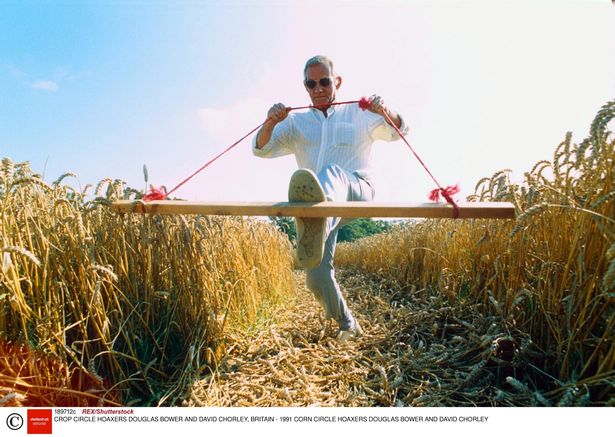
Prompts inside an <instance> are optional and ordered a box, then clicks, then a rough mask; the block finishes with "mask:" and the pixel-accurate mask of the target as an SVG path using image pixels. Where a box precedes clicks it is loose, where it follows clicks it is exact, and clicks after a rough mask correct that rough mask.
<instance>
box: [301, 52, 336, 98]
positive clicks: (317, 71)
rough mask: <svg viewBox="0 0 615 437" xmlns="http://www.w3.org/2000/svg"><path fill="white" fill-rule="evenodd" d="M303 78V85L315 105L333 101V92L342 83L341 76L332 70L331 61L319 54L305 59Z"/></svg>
mask: <svg viewBox="0 0 615 437" xmlns="http://www.w3.org/2000/svg"><path fill="white" fill-rule="evenodd" d="M303 78H304V80H303V85H304V86H305V89H306V91H307V92H308V94H309V95H310V99H311V100H312V104H313V105H315V106H320V105H327V104H329V103H332V102H334V101H335V92H336V91H337V90H338V88H339V87H340V85H341V84H342V78H341V77H340V76H337V75H336V74H335V72H334V70H333V61H331V59H329V58H328V57H326V56H320V55H319V56H314V57H312V58H310V59H308V60H307V62H306V63H305V68H304V69H303Z"/></svg>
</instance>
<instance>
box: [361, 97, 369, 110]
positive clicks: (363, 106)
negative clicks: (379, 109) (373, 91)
mask: <svg viewBox="0 0 615 437" xmlns="http://www.w3.org/2000/svg"><path fill="white" fill-rule="evenodd" d="M370 106H372V101H371V100H370V99H368V98H367V97H361V100H359V108H361V109H362V110H364V111H365V110H366V109H369V107H370Z"/></svg>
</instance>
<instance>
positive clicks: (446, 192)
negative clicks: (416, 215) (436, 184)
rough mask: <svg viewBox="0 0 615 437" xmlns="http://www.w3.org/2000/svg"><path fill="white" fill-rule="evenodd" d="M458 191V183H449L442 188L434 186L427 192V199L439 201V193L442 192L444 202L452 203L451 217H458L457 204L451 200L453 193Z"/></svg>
mask: <svg viewBox="0 0 615 437" xmlns="http://www.w3.org/2000/svg"><path fill="white" fill-rule="evenodd" d="M459 191H460V190H459V185H449V186H448V187H446V188H442V187H440V188H436V189H434V190H431V191H430V192H429V200H431V201H433V202H439V201H440V194H442V197H444V199H445V200H446V202H447V203H450V204H451V205H453V208H454V212H453V217H454V218H457V217H459V206H457V204H456V203H455V201H454V200H453V195H454V194H457V193H459Z"/></svg>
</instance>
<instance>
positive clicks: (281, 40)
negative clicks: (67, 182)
mask: <svg viewBox="0 0 615 437" xmlns="http://www.w3.org/2000/svg"><path fill="white" fill-rule="evenodd" d="M614 19H615V8H614V7H613V6H612V5H611V2H610V1H606V0H605V1H565V0H564V1H546V0H545V1H523V0H521V1H515V2H512V1H502V2H489V1H479V0H475V1H433V2H427V1H379V2H368V1H339V0H330V1H320V0H317V1H312V2H290V1H282V0H278V1H261V2H251V1H241V2H238V1H226V2H223V1H215V2H214V1H200V2H199V1H174V2H171V1H102V0H100V1H80V2H76V1H56V2H51V1H36V2H34V1H4V0H0V156H8V157H10V158H11V159H13V160H14V161H24V160H29V161H31V163H32V166H33V168H34V169H35V170H36V171H38V172H40V173H43V172H44V174H45V178H46V179H47V180H49V181H52V180H54V179H55V178H57V177H58V176H59V175H60V174H62V173H65V172H67V171H72V172H74V173H76V174H77V175H78V177H79V180H80V182H81V184H82V185H85V184H86V183H94V184H95V183H97V182H98V181H99V180H100V179H102V178H104V177H110V178H113V179H116V178H117V179H122V180H125V181H127V182H128V183H129V184H130V185H132V186H135V187H137V188H142V187H143V176H142V166H143V164H147V166H148V168H149V174H150V181H151V182H152V183H154V184H156V185H161V184H164V185H166V186H167V187H169V188H170V187H173V186H174V185H175V184H177V183H179V182H180V181H181V180H182V179H183V178H184V177H186V176H187V175H188V174H190V173H192V172H193V171H194V170H196V169H197V168H199V167H200V166H201V165H202V164H203V163H204V162H206V161H207V160H209V159H210V158H211V157H213V156H214V155H216V154H217V153H218V152H219V151H221V150H223V149H224V148H226V147H227V146H228V145H230V144H231V143H233V142H234V141H235V140H237V139H239V138H240V137H241V136H243V135H244V134H245V133H247V132H248V131H250V130H251V129H252V128H254V127H255V126H256V125H258V124H259V123H260V122H262V121H263V119H264V117H265V114H266V112H267V109H268V107H269V106H270V105H271V104H273V103H276V102H284V103H286V104H288V105H289V106H299V105H304V104H307V103H309V102H308V99H307V95H306V93H305V91H304V90H303V88H302V84H301V74H302V69H303V64H304V62H305V60H306V59H307V58H309V57H311V56H312V55H314V54H317V53H322V54H327V55H329V56H331V57H332V58H333V59H334V61H335V63H336V67H337V70H338V73H339V74H340V75H342V77H343V79H344V82H343V85H342V89H341V90H340V93H339V94H338V96H339V98H340V99H343V100H347V99H348V100H354V99H358V98H360V97H361V96H363V95H371V94H373V93H378V94H380V95H382V96H383V98H384V100H385V102H386V103H388V104H389V105H390V106H391V107H393V108H394V109H396V110H398V111H399V112H400V113H401V114H402V115H403V116H404V117H405V118H406V120H407V122H408V124H409V125H410V127H411V133H410V135H409V137H408V139H409V140H410V142H411V143H412V144H413V146H414V147H415V148H416V150H417V152H418V153H419V155H420V156H421V157H422V158H423V159H424V161H425V162H426V163H427V164H428V166H429V167H430V169H431V170H432V172H433V173H434V175H435V176H436V178H437V179H438V180H439V181H440V182H441V184H442V185H447V184H450V183H457V182H459V183H460V184H461V186H462V189H463V194H464V195H465V194H470V193H471V192H472V191H473V189H474V184H475V183H476V182H477V181H478V180H479V179H480V178H481V177H483V176H490V175H491V174H493V173H494V172H495V171H498V170H501V169H503V168H510V169H512V170H513V177H515V178H516V179H518V180H521V179H522V177H523V172H524V171H527V170H529V169H530V168H531V167H532V166H533V164H534V163H535V162H537V161H538V160H540V159H545V158H546V159H549V158H550V157H551V155H552V153H553V151H554V149H555V146H556V145H557V144H558V143H559V142H560V141H561V140H562V139H563V138H564V135H565V133H566V132H567V131H572V132H573V134H574V139H575V140H577V141H580V140H582V139H583V138H584V137H585V135H586V134H587V129H588V127H589V123H590V122H591V120H592V118H593V117H594V115H595V114H596V112H597V111H598V109H599V108H600V106H601V105H602V104H604V103H605V102H606V101H608V100H610V99H613V97H615V56H613V54H614V53H615V30H614V29H615V25H614V24H615V22H614V21H615V20H614ZM249 149H250V143H249V141H246V142H244V143H242V144H241V145H240V146H238V147H237V148H236V149H234V150H233V151H232V152H230V153H229V154H228V155H226V156H224V157H223V158H221V159H220V160H219V161H218V162H216V163H215V164H214V165H213V166H212V167H210V168H208V169H206V170H205V171H204V172H203V173H202V174H200V175H199V176H197V177H196V178H195V179H193V180H192V181H191V182H189V183H188V184H186V185H185V186H184V187H182V189H181V190H180V191H178V192H177V195H178V196H181V197H184V198H189V199H193V200H243V201H250V200H252V201H261V200H262V201H265V200H284V198H285V195H286V185H287V181H288V178H289V176H290V174H291V173H292V171H293V170H294V169H295V167H296V165H295V162H294V159H293V158H291V157H288V158H280V159H277V160H262V159H261V160H259V159H257V158H254V157H252V156H251V153H250V150H249ZM374 164H375V166H376V172H375V179H376V184H377V200H381V201H402V202H403V201H408V202H422V201H426V195H427V192H428V191H429V190H431V189H432V188H433V186H432V185H433V182H432V181H431V180H430V179H429V177H428V176H427V175H426V174H425V172H424V170H423V169H422V168H420V167H419V165H418V163H417V162H416V159H415V158H414V157H413V156H412V155H411V154H410V152H409V151H408V150H407V148H406V146H405V145H404V144H403V143H401V142H398V143H394V144H386V143H382V144H376V146H375V150H374Z"/></svg>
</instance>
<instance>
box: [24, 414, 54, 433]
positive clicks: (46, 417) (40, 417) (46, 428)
mask: <svg viewBox="0 0 615 437" xmlns="http://www.w3.org/2000/svg"><path fill="white" fill-rule="evenodd" d="M52 423H53V420H52V417H51V410H28V434H51V425H52Z"/></svg>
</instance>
